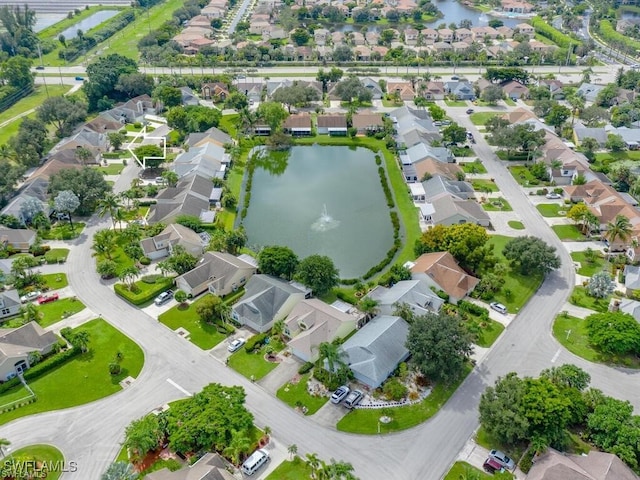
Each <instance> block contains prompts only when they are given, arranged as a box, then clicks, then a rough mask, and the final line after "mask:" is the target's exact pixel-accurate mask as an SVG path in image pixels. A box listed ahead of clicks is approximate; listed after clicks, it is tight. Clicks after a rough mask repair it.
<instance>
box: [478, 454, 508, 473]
mask: <svg viewBox="0 0 640 480" xmlns="http://www.w3.org/2000/svg"><path fill="white" fill-rule="evenodd" d="M482 468H483V469H484V471H485V472H487V473H491V474H493V473H495V472H502V471H504V470H503V467H502V465H501V464H500V463H499V462H498V461H497V460H496V459H495V458H491V457H489V458H487V459H486V460H485V461H484V464H482Z"/></svg>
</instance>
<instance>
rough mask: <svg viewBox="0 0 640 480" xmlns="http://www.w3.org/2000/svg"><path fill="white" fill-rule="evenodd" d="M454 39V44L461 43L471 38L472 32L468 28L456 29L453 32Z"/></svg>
mask: <svg viewBox="0 0 640 480" xmlns="http://www.w3.org/2000/svg"><path fill="white" fill-rule="evenodd" d="M454 37H455V39H456V42H463V41H465V40H466V39H467V38H473V32H472V31H471V30H469V29H468V28H458V29H456V31H455V32H454Z"/></svg>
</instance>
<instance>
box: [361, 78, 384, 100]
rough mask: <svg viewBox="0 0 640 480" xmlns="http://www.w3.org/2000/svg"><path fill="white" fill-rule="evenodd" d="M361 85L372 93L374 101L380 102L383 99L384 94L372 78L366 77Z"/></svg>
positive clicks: (362, 79)
mask: <svg viewBox="0 0 640 480" xmlns="http://www.w3.org/2000/svg"><path fill="white" fill-rule="evenodd" d="M360 83H362V85H364V87H365V88H366V89H367V90H369V91H370V92H371V98H372V99H373V100H380V99H381V98H382V95H383V94H384V92H383V91H382V88H380V84H379V83H378V82H377V81H376V80H374V79H373V78H370V77H364V78H361V79H360Z"/></svg>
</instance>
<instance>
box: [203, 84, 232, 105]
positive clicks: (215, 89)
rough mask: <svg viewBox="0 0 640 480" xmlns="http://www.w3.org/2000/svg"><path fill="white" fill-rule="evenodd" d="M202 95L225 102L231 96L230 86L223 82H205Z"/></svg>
mask: <svg viewBox="0 0 640 480" xmlns="http://www.w3.org/2000/svg"><path fill="white" fill-rule="evenodd" d="M200 95H201V97H202V98H204V99H205V100H213V101H216V102H224V101H225V100H226V99H227V97H228V96H229V88H228V87H227V86H226V85H225V84H224V83H222V82H211V83H203V84H202V87H201V88H200Z"/></svg>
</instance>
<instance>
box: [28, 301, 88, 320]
mask: <svg viewBox="0 0 640 480" xmlns="http://www.w3.org/2000/svg"><path fill="white" fill-rule="evenodd" d="M85 308H86V307H85V306H84V304H83V303H82V302H81V301H80V300H77V299H75V298H61V299H60V300H56V301H55V302H51V303H45V304H43V305H40V306H39V307H38V310H39V311H40V312H41V313H42V318H41V319H40V321H39V322H38V323H39V324H40V326H42V327H48V326H49V325H53V324H54V323H57V322H59V321H60V320H64V319H65V318H67V317H70V316H71V315H73V314H74V313H78V312H81V311H82V310H84V309H85Z"/></svg>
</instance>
